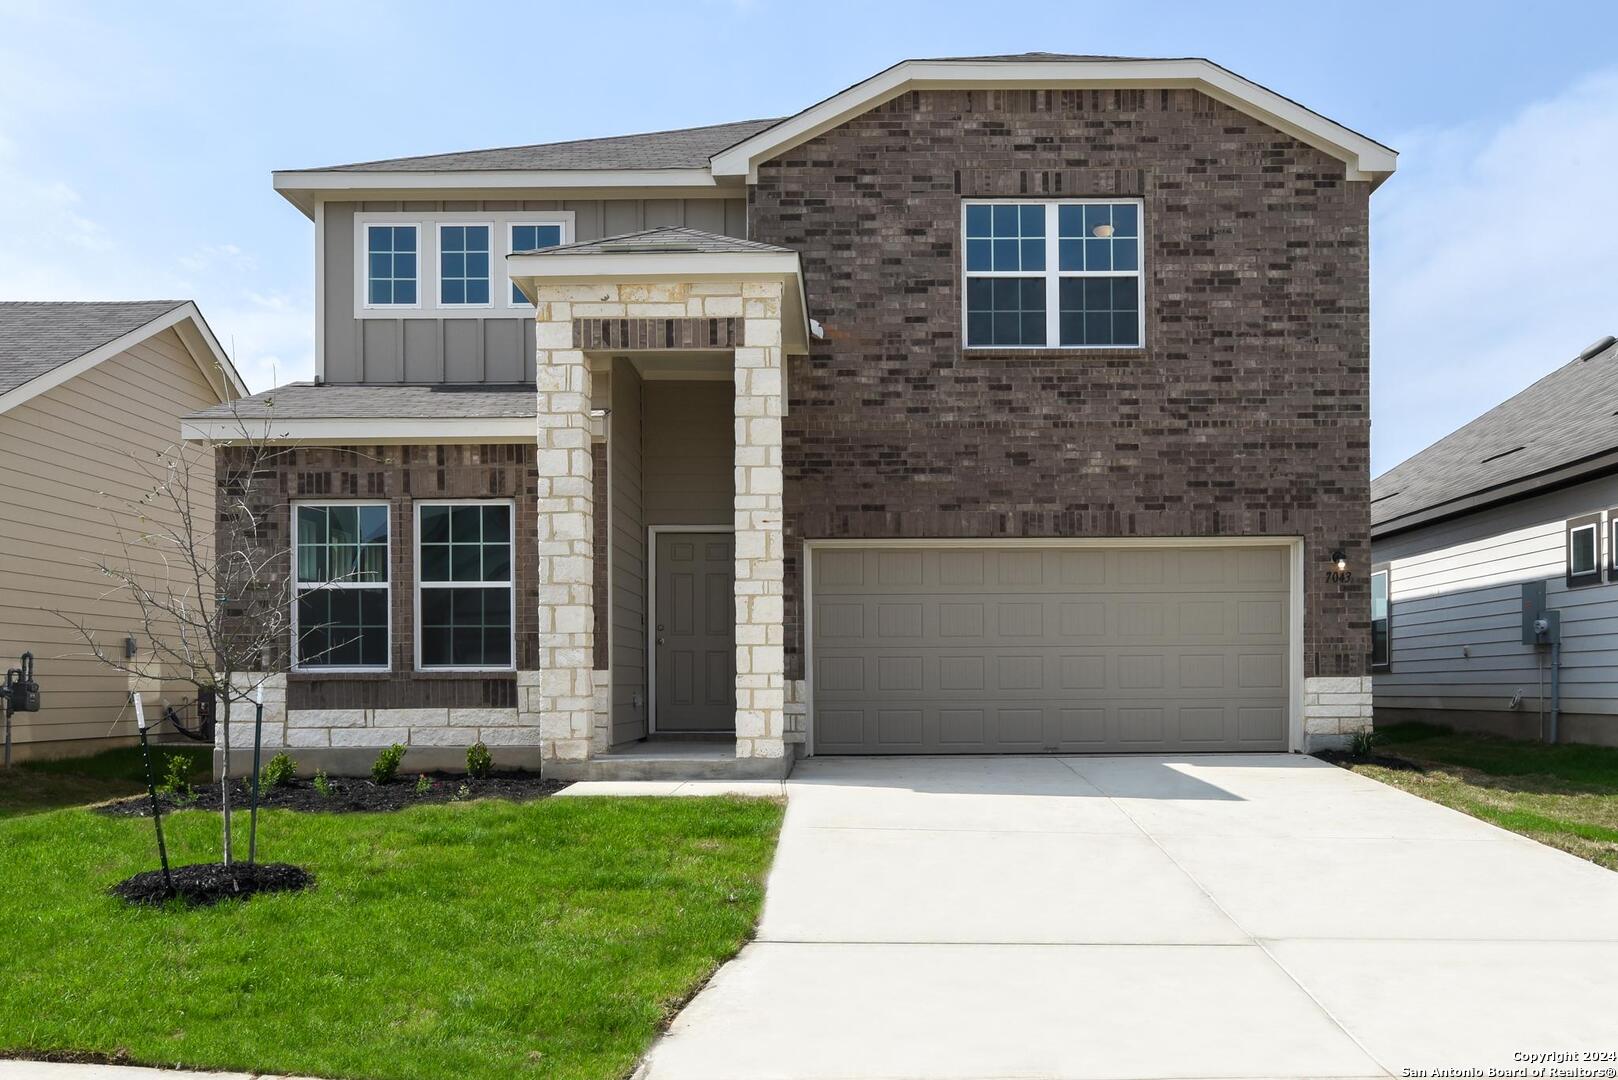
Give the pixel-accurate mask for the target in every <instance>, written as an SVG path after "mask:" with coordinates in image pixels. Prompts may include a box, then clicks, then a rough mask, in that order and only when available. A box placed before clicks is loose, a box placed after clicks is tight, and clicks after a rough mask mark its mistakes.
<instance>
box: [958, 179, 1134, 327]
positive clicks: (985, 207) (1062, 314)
mask: <svg viewBox="0 0 1618 1080" xmlns="http://www.w3.org/2000/svg"><path fill="white" fill-rule="evenodd" d="M963 236H964V241H965V243H964V247H965V250H964V253H963V258H964V260H965V267H964V269H965V283H966V297H965V300H966V303H965V318H966V327H965V331H966V345H967V347H968V348H1061V349H1089V348H1138V347H1139V346H1140V345H1141V344H1142V341H1143V325H1142V315H1143V311H1144V306H1145V305H1144V303H1143V300H1144V297H1143V290H1144V278H1143V275H1142V273H1141V204H1140V203H1139V202H1135V201H1108V200H1075V201H1069V202H1003V203H997V202H970V203H967V204H966V208H965V220H964V230H963Z"/></svg>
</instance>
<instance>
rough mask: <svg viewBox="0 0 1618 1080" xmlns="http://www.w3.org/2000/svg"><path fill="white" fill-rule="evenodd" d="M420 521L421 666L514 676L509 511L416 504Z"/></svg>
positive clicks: (491, 505) (497, 506)
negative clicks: (486, 671)
mask: <svg viewBox="0 0 1618 1080" xmlns="http://www.w3.org/2000/svg"><path fill="white" fill-rule="evenodd" d="M416 514H417V518H416V536H417V544H418V551H417V558H416V590H417V595H416V612H417V619H416V622H417V627H418V630H417V634H416V641H417V657H416V659H417V666H419V667H421V668H424V669H426V668H450V669H456V668H458V669H465V670H510V669H511V668H512V667H513V666H514V663H513V660H514V657H513V652H514V650H515V635H514V632H513V630H514V623H513V621H512V615H513V611H514V608H515V603H514V601H515V595H514V583H513V577H512V564H511V553H512V546H513V541H514V534H513V532H512V530H513V526H514V520H513V513H512V506H511V504H510V503H509V502H456V503H418V504H417V510H416Z"/></svg>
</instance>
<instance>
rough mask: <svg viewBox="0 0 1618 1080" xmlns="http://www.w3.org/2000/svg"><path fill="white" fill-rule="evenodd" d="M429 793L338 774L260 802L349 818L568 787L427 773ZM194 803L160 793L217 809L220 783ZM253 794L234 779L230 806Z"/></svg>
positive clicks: (116, 813) (285, 787) (144, 807)
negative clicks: (323, 788) (321, 785)
mask: <svg viewBox="0 0 1618 1080" xmlns="http://www.w3.org/2000/svg"><path fill="white" fill-rule="evenodd" d="M427 782H428V785H429V787H428V789H427V791H426V792H425V793H423V794H418V793H417V791H416V787H417V784H418V777H417V776H416V775H415V774H411V775H408V776H400V777H399V779H397V780H395V781H394V782H393V783H391V784H378V783H377V782H376V781H375V780H372V779H370V778H369V777H355V776H334V777H332V778H331V779H330V780H329V781H328V784H329V791H330V794H327V795H322V794H321V793H320V792H319V791H318V790H316V788H315V785H314V783H313V782H312V781H309V780H293V781H290V782H289V783H286V784H282V785H280V786H278V787H273V788H266V789H264V790H263V791H261V792H259V800H258V804H259V806H260V807H262V808H264V809H269V810H299V811H303V812H305V813H315V814H349V813H364V812H375V811H384V810H403V809H404V808H405V807H407V806H418V805H421V804H423V803H447V802H458V801H461V800H463V799H507V800H509V801H511V802H528V801H530V800H533V799H543V798H545V797H546V796H547V795H554V794H556V793H557V792H558V791H560V790H562V789H563V788H565V787H567V784H568V782H567V781H565V780H546V779H543V778H542V777H540V775H539V774H538V773H527V772H496V773H490V774H489V775H488V776H486V777H484V778H483V779H481V780H474V779H472V778H471V777H469V776H466V775H465V774H461V773H428V774H427ZM195 790H196V797H195V798H193V799H177V798H175V797H174V796H172V795H161V794H160V795H158V797H157V799H158V802H159V804H160V805H161V806H162V807H163V812H164V813H165V814H166V813H169V812H170V811H172V810H217V809H219V785H218V784H199V785H197V787H196V789H195ZM251 795H252V791H251V789H250V788H249V786H248V784H247V782H246V781H244V780H236V781H233V783H232V788H231V807H232V809H233V810H237V811H241V812H243V813H245V812H246V810H247V806H248V801H249V799H250V798H251ZM96 810H97V811H98V812H99V813H102V814H107V815H109V816H111V817H151V816H152V803H151V799H149V798H148V797H147V796H145V795H141V796H138V797H134V798H129V799H120V800H118V801H117V802H110V803H106V804H104V805H102V806H98V807H97V808H96Z"/></svg>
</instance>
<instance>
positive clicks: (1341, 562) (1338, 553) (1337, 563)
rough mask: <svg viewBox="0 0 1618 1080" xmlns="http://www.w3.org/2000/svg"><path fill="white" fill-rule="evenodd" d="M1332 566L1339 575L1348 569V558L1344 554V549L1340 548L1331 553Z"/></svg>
mask: <svg viewBox="0 0 1618 1080" xmlns="http://www.w3.org/2000/svg"><path fill="white" fill-rule="evenodd" d="M1331 565H1332V569H1334V570H1336V571H1337V572H1338V573H1339V574H1341V573H1342V572H1343V571H1344V570H1347V569H1348V556H1347V555H1345V554H1343V549H1342V548H1338V549H1337V550H1335V551H1333V552H1332V553H1331Z"/></svg>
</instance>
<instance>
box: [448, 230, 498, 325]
mask: <svg viewBox="0 0 1618 1080" xmlns="http://www.w3.org/2000/svg"><path fill="white" fill-rule="evenodd" d="M490 295H491V292H490V288H489V226H487V225H440V226H438V305H439V306H440V307H487V306H488V304H489V297H490Z"/></svg>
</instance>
